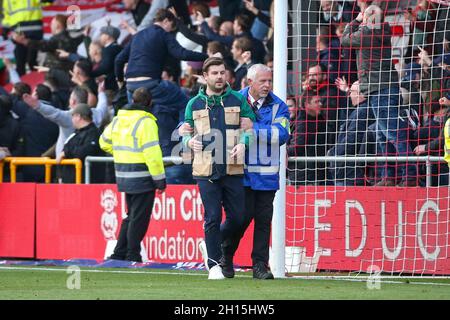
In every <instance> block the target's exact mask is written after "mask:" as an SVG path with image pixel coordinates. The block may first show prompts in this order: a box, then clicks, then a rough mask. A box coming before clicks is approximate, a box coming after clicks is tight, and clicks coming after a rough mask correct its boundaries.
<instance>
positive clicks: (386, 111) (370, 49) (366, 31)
mask: <svg viewBox="0 0 450 320" xmlns="http://www.w3.org/2000/svg"><path fill="white" fill-rule="evenodd" d="M342 45H343V46H346V47H353V48H355V49H357V50H358V58H357V64H358V75H359V85H360V91H361V94H363V95H364V96H366V97H367V99H368V104H369V107H370V109H371V110H372V112H373V113H374V115H375V118H376V123H377V136H378V143H379V144H380V146H381V147H382V148H383V150H382V153H383V154H384V155H386V156H387V155H389V153H388V150H387V147H388V144H392V145H393V146H394V148H395V151H396V155H398V156H407V155H411V154H412V150H411V147H410V146H409V143H408V136H407V129H408V128H407V123H406V122H402V121H398V116H399V109H400V108H399V107H400V88H399V79H398V74H397V72H396V71H395V70H394V68H393V66H392V59H391V58H392V47H391V28H390V26H389V24H388V23H386V22H384V16H383V12H382V10H381V9H380V8H379V7H378V6H375V5H370V6H369V7H367V9H366V10H365V11H364V12H362V13H360V14H359V15H358V17H357V18H356V19H355V20H353V21H352V22H351V23H349V24H348V25H347V27H346V28H345V30H344V33H343V35H342ZM398 169H399V172H400V174H399V176H396V174H395V170H394V168H392V167H389V168H388V169H387V170H386V171H385V177H384V178H383V180H382V181H381V182H379V183H378V184H377V185H379V186H395V185H396V184H397V183H400V185H401V186H415V185H417V181H416V178H417V170H416V166H415V165H413V164H407V165H406V167H405V165H404V164H399V165H398ZM398 179H399V180H400V181H397V180H398Z"/></svg>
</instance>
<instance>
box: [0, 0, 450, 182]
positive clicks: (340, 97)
mask: <svg viewBox="0 0 450 320" xmlns="http://www.w3.org/2000/svg"><path fill="white" fill-rule="evenodd" d="M393 2H397V4H396V5H395V6H393V7H392V6H391V5H390V4H392V3H393ZM122 4H123V8H124V10H125V12H127V13H130V14H131V16H132V20H126V19H123V20H122V22H121V23H120V24H117V25H112V24H111V23H110V22H109V23H108V25H106V26H104V27H102V28H101V31H100V36H99V37H98V38H94V39H93V38H92V37H91V35H92V32H91V30H90V27H89V26H85V27H83V28H82V29H81V30H69V29H68V28H67V16H64V15H60V14H58V15H56V16H55V17H54V18H53V20H52V21H51V37H50V38H49V39H46V40H44V39H40V38H39V37H37V38H36V37H30V36H27V34H26V33H25V34H24V33H20V32H18V31H17V30H14V28H9V29H8V33H7V36H8V37H9V38H10V39H11V40H13V41H14V43H15V44H16V46H18V47H20V48H25V49H28V50H30V52H36V51H39V52H42V53H45V59H44V60H43V61H41V63H40V64H39V65H29V66H28V69H26V61H24V57H23V56H20V55H19V56H17V57H16V61H15V64H14V63H12V62H11V61H10V60H8V59H6V58H3V62H4V63H3V67H1V66H0V68H1V69H2V70H0V72H3V73H5V74H7V78H8V79H9V80H8V81H9V83H11V84H12V85H13V89H12V91H11V92H7V91H6V90H4V89H3V88H2V87H0V158H3V157H5V156H8V155H13V156H27V157H29V156H33V157H36V156H38V157H39V156H50V157H54V158H56V159H58V161H59V160H62V159H64V158H80V159H82V160H84V158H85V157H86V156H88V155H103V153H102V151H101V150H100V149H99V147H98V144H95V143H92V141H94V140H95V137H97V135H98V134H100V133H101V132H102V130H103V128H104V127H105V126H106V125H107V124H108V123H109V122H110V121H111V120H112V118H113V117H114V116H115V114H116V113H117V111H118V110H119V109H120V108H122V107H123V106H125V105H126V104H127V103H129V99H130V95H131V93H132V92H133V91H134V90H136V89H137V88H138V87H142V86H144V87H147V88H148V89H149V90H150V92H151V93H152V95H153V101H154V106H153V112H154V114H155V116H156V117H157V118H158V126H159V135H160V141H161V146H162V149H163V155H164V156H170V155H173V153H172V150H173V148H174V146H175V145H176V144H177V143H178V141H179V140H177V139H179V137H177V136H174V134H173V133H174V132H176V127H177V125H178V124H179V123H180V122H182V121H183V120H184V109H185V107H186V103H187V101H188V100H189V98H191V97H193V96H195V95H196V94H197V93H198V90H199V88H200V86H202V85H203V84H204V83H203V79H202V77H201V69H202V61H203V60H204V59H205V58H206V57H208V56H213V55H217V54H220V55H221V56H222V57H223V58H224V60H225V61H226V64H227V65H226V80H227V82H228V83H229V84H230V85H231V87H232V88H233V89H235V90H240V89H242V88H244V87H245V86H246V85H247V79H246V74H247V69H248V68H249V66H251V65H252V64H254V63H264V64H266V65H268V66H269V67H271V68H273V55H274V53H273V35H274V33H273V9H274V8H273V6H274V5H273V1H272V0H232V1H220V0H219V1H218V6H219V13H218V14H216V15H213V14H212V10H211V7H210V1H208V0H203V1H201V0H197V1H186V0H184V1H169V0H153V1H151V2H150V1H146V0H123V1H122ZM392 8H394V10H392ZM449 12H450V10H449V3H448V1H442V0H441V1H435V0H419V1H415V0H411V1H400V0H399V1H397V0H396V1H378V0H375V1H371V0H354V1H352V0H346V1H337V0H321V1H320V7H319V9H318V10H317V12H315V14H317V19H316V21H318V22H317V25H315V26H313V28H311V30H314V31H313V34H311V35H309V36H311V37H312V38H314V39H313V40H314V41H313V43H314V46H313V47H312V48H311V49H312V50H313V51H315V54H316V55H315V58H313V59H308V62H309V65H308V68H307V69H306V70H302V75H303V79H302V83H301V91H302V93H301V95H300V96H295V97H294V96H293V97H290V98H289V99H288V101H287V104H288V105H289V107H290V114H291V137H290V140H289V142H288V146H287V151H288V155H289V156H291V157H296V156H307V157H318V156H336V157H339V156H362V157H364V156H367V155H371V156H412V155H436V156H442V155H443V153H444V142H443V130H442V129H443V126H444V123H445V121H446V119H447V118H448V116H449V114H450V113H449V111H448V107H449V106H450V92H449V91H448V89H449V88H450V80H449V79H450V32H449V31H450V28H449V27H447V23H446V20H447V18H448V15H449ZM389 15H391V16H392V15H394V16H397V17H398V16H400V15H401V16H402V17H403V18H404V19H406V21H408V23H409V24H410V28H409V29H410V31H411V32H410V34H408V35H407V36H408V39H409V44H408V46H407V47H405V48H402V50H403V51H404V54H402V56H401V58H400V59H398V61H397V60H395V59H393V49H392V45H391V43H392V38H393V37H394V35H393V34H392V32H391V29H392V26H391V25H389V23H388V22H385V18H386V17H388V16H389ZM151 30H153V31H151ZM122 32H127V33H129V36H128V37H126V38H125V40H123V41H122V42H120V43H119V38H120V36H121V34H122ZM155 39H157V40H155ZM153 41H161V43H164V48H161V47H160V46H158V45H156V43H155V42H153ZM80 46H84V47H85V49H86V50H85V52H86V53H87V55H86V56H83V55H82V54H80V53H79V52H80V50H78V49H79V47H80ZM182 61H184V62H182ZM35 70H36V71H38V72H42V73H44V74H45V81H44V83H42V84H39V85H38V86H36V88H34V89H32V88H31V87H30V86H29V85H27V84H26V83H24V82H21V80H20V77H21V76H22V75H23V74H25V73H27V72H31V71H35ZM86 107H89V108H90V109H87V108H86ZM431 171H432V183H433V185H443V184H448V166H447V165H446V164H444V163H433V165H432V170H431ZM95 172H96V174H95V175H94V176H93V182H113V181H114V173H113V170H112V168H111V167H110V166H109V165H97V168H96V169H95ZM190 172H191V168H190V166H189V165H186V166H173V167H169V168H167V182H168V183H193V180H192V176H191V174H190ZM425 175H426V168H425V165H424V164H423V163H419V162H409V163H407V164H405V163H403V162H401V161H390V162H376V163H375V162H374V163H371V162H361V161H346V162H342V161H328V162H322V161H314V160H313V161H309V162H289V164H288V179H289V181H290V183H292V184H295V185H352V186H358V185H378V186H394V185H400V186H420V185H424V183H425V180H426V177H425ZM54 176H55V181H60V182H73V179H74V177H73V174H71V173H67V169H64V170H59V169H58V170H57V172H55V175H54ZM19 179H20V180H22V181H34V182H43V181H44V169H43V168H42V167H23V168H21V169H20V172H19Z"/></svg>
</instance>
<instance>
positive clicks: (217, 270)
mask: <svg viewBox="0 0 450 320" xmlns="http://www.w3.org/2000/svg"><path fill="white" fill-rule="evenodd" d="M223 279H225V276H224V275H223V273H222V267H221V266H219V265H218V264H216V265H215V266H214V267H212V268H211V269H210V270H209V275H208V280H223Z"/></svg>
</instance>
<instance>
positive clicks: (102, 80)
mask: <svg viewBox="0 0 450 320" xmlns="http://www.w3.org/2000/svg"><path fill="white" fill-rule="evenodd" d="M99 78H100V77H99ZM99 78H97V79H99ZM97 90H98V92H105V78H100V79H99V82H98V89H97Z"/></svg>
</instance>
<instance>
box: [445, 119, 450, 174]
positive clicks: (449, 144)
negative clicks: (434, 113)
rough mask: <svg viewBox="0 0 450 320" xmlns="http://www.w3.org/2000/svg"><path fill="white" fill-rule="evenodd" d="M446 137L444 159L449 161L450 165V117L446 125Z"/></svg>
mask: <svg viewBox="0 0 450 320" xmlns="http://www.w3.org/2000/svg"><path fill="white" fill-rule="evenodd" d="M444 137H445V144H444V150H445V154H444V159H445V161H447V163H448V165H449V166H450V119H447V121H446V122H445V125H444Z"/></svg>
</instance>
